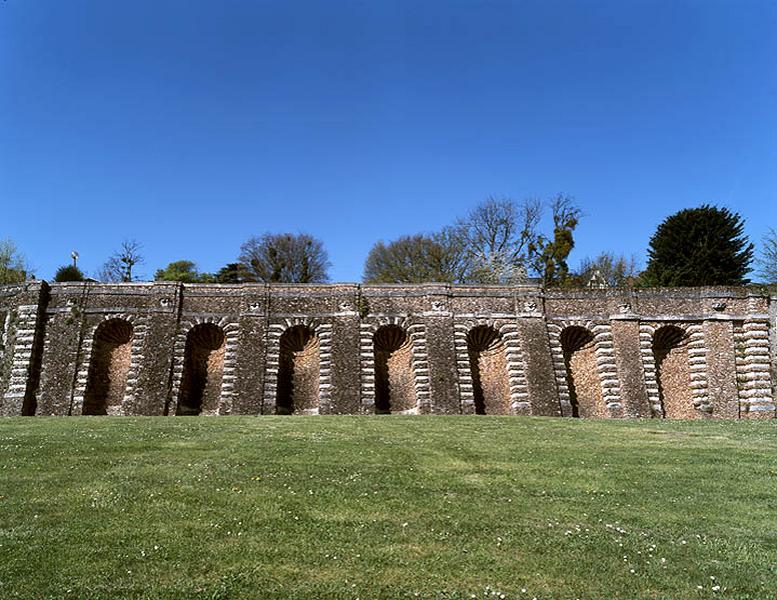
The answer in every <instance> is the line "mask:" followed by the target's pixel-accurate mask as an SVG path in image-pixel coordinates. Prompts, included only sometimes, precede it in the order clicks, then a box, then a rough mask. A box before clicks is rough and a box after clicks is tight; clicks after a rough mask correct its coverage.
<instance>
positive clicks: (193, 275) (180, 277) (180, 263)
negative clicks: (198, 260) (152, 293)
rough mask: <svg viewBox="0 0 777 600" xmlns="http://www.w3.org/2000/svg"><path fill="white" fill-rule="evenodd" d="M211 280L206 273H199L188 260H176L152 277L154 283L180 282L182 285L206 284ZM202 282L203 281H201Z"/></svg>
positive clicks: (195, 266)
mask: <svg viewBox="0 0 777 600" xmlns="http://www.w3.org/2000/svg"><path fill="white" fill-rule="evenodd" d="M211 279H212V276H211V275H208V274H207V273H199V272H198V271H197V265H196V264H194V263H193V262H192V261H190V260H176V261H174V262H171V263H170V264H168V265H167V266H166V267H165V268H164V269H159V270H158V271H157V272H156V274H155V275H154V280H155V281H181V282H183V283H207V282H208V281H210V280H211ZM203 280H204V281H203Z"/></svg>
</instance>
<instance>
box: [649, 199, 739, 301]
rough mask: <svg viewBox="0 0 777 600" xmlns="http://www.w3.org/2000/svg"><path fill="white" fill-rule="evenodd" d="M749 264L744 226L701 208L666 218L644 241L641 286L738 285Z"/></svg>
mask: <svg viewBox="0 0 777 600" xmlns="http://www.w3.org/2000/svg"><path fill="white" fill-rule="evenodd" d="M752 260H753V244H751V243H749V241H748V239H747V236H746V235H745V234H744V220H743V219H742V217H741V216H740V215H739V214H738V213H732V212H731V211H729V210H728V209H727V208H718V207H715V206H710V205H708V204H704V205H702V206H700V207H698V208H687V209H685V210H681V211H679V212H677V213H675V214H673V215H670V216H669V217H667V218H666V219H665V220H664V221H663V222H662V223H661V224H660V225H659V226H658V229H656V232H655V233H654V234H653V237H652V238H650V246H649V249H648V265H647V269H646V270H645V272H644V274H643V283H644V284H645V285H649V286H706V285H741V284H744V283H747V282H748V281H749V280H748V279H746V275H747V273H748V271H749V270H750V263H751V262H752Z"/></svg>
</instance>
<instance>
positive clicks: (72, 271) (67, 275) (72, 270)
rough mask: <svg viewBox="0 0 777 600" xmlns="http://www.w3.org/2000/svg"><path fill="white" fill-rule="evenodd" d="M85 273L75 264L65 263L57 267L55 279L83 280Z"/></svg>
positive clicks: (60, 280)
mask: <svg viewBox="0 0 777 600" xmlns="http://www.w3.org/2000/svg"><path fill="white" fill-rule="evenodd" d="M83 280H84V274H83V273H82V272H81V269H79V268H78V267H76V266H75V265H65V266H64V267H60V268H59V269H57V273H56V275H54V281H59V282H62V281H83Z"/></svg>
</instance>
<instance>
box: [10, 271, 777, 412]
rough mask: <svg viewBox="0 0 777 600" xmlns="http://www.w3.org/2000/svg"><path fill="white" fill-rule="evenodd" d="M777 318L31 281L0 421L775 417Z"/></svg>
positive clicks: (599, 302) (388, 291)
mask: <svg viewBox="0 0 777 600" xmlns="http://www.w3.org/2000/svg"><path fill="white" fill-rule="evenodd" d="M776 321H777V298H774V297H772V298H770V297H769V296H768V295H766V294H763V293H761V292H759V291H757V290H753V289H749V288H688V289H647V290H639V291H635V290H612V289H609V290H587V289H586V290H547V291H546V290H543V289H541V288H539V287H535V286H528V285H525V286H449V285H443V284H424V285H356V284H336V285H265V284H244V285H203V284H195V285H188V284H186V285H184V284H176V283H138V284H98V283H63V284H48V283H46V282H31V283H28V284H24V285H13V286H0V414H2V415H19V414H40V415H48V414H54V415H69V414H73V415H77V414H82V412H87V413H94V412H97V413H104V412H105V413H108V414H124V415H162V414H171V415H172V414H176V412H191V413H194V414H250V415H260V414H275V413H276V412H278V411H279V407H278V405H279V401H280V405H281V406H280V411H281V412H286V411H289V410H291V411H293V412H301V413H307V414H360V413H364V414H374V413H375V412H376V408H377V409H380V411H385V410H389V411H391V412H411V413H421V414H424V413H435V414H466V413H474V412H486V413H487V414H488V413H492V414H493V413H502V414H513V415H521V414H523V415H528V414H531V415H548V416H557V415H565V416H569V415H572V414H575V413H577V414H579V415H580V416H591V417H598V418H612V417H648V416H659V417H662V416H663V417H681V418H704V417H713V418H714V417H722V418H736V417H738V416H742V417H748V418H751V417H758V418H763V417H774V416H775V406H774V401H773V381H774V377H775V358H776V357H777V336H775V327H777V323H776ZM107 323H113V324H114V325H112V326H110V327H113V329H110V327H109V328H108V330H106V329H105V328H106V327H108V326H107V325H106V324H107ZM106 331H109V333H110V332H111V331H112V333H110V335H107V334H106V333H105V332H106ZM122 332H123V333H122ZM204 332H207V333H208V335H207V336H205V337H203V335H204ZM386 332H389V333H390V332H394V333H393V334H392V335H389V336H388V337H387V336H386ZM106 335H107V337H106ZM128 336H129V337H128ZM127 337H128V340H129V341H127V339H125V338H127ZM206 338H207V339H206ZM211 346H213V347H211ZM394 346H396V347H394ZM187 403H188V404H187ZM182 406H185V407H186V408H185V410H184V409H182V408H181V407H182ZM85 407H86V408H85Z"/></svg>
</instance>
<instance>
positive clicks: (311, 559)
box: [0, 417, 777, 599]
mask: <svg viewBox="0 0 777 600" xmlns="http://www.w3.org/2000/svg"><path fill="white" fill-rule="evenodd" d="M776 449H777V423H746V422H740V423H737V422H719V421H718V422H711V421H707V422H695V423H692V422H656V421H643V422H636V421H629V422H625V421H617V422H614V421H609V422H603V421H581V420H571V419H565V420H562V419H522V418H499V417H420V418H418V417H379V418H375V417H367V418H359V417H311V418H304V417H301V418H296V417H261V418H210V419H209V418H190V419H186V418H158V419H153V418H115V419H111V418H85V419H78V418H65V419H56V418H55V419H47V418H35V419H3V420H0V597H1V598H12V597H20V598H47V597H52V598H61V597H72V598H109V597H126V598H242V597H245V598H276V597H277V598H329V597H331V598H362V599H364V598H401V597H422V598H469V597H471V595H472V594H475V595H477V597H483V596H484V594H490V593H491V592H492V591H497V592H498V593H502V594H504V595H505V597H507V598H527V599H531V598H533V597H537V598H615V597H619V598H634V597H641V598H705V597H711V596H721V597H729V598H759V599H760V598H777V457H776V456H775V450H776ZM713 577H714V578H715V579H714V580H713V579H712V578H713ZM714 585H719V586H720V588H721V589H720V591H718V592H714V591H713V590H712V587H713V586H714ZM697 586H701V587H702V589H701V590H699V589H698V588H697ZM522 589H525V590H526V591H525V592H523V591H522ZM490 597H493V596H490ZM497 597H498V594H497Z"/></svg>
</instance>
